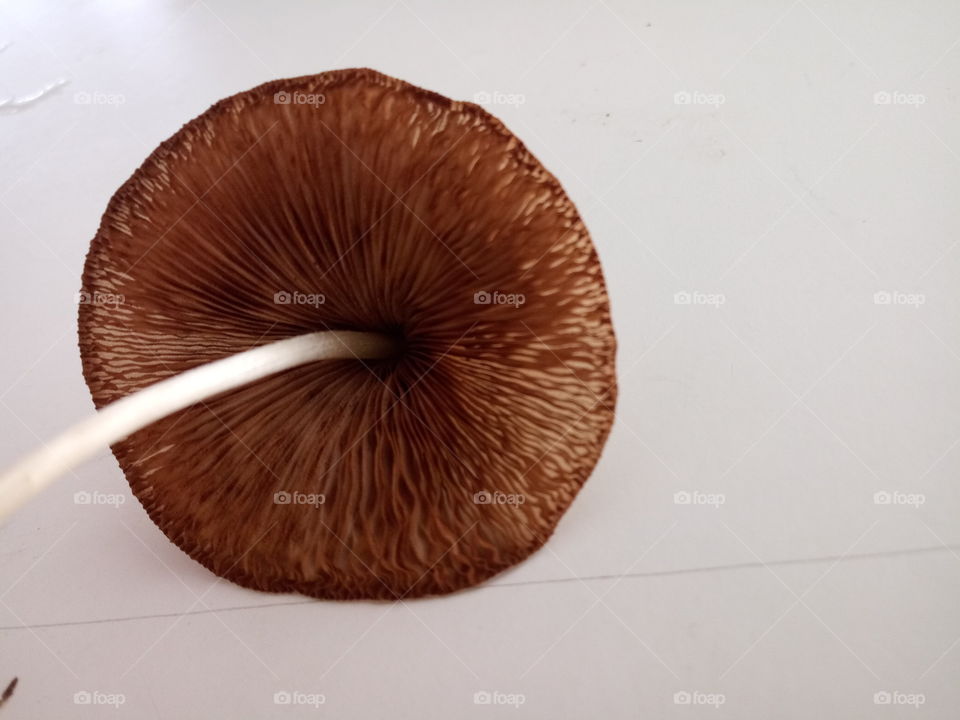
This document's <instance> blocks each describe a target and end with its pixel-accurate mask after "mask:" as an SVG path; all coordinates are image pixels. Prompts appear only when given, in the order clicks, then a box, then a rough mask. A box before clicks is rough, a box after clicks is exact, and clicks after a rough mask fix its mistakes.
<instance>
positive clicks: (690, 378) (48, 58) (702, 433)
mask: <svg viewBox="0 0 960 720" xmlns="http://www.w3.org/2000/svg"><path fill="white" fill-rule="evenodd" d="M834 5H835V4H833V3H827V2H822V1H817V2H813V1H812V0H798V1H797V2H790V1H789V0H788V1H787V2H773V3H760V2H731V3H725V4H720V3H708V2H696V3H694V2H690V3H666V2H663V3H653V4H644V5H635V4H633V3H627V2H625V1H623V0H600V1H599V2H597V3H589V2H586V3H557V2H551V3H547V2H543V3H526V4H522V5H521V4H520V3H517V2H492V3H484V4H482V5H477V4H476V3H460V2H457V3H425V2H417V1H415V0H397V2H392V3H391V2H389V1H388V2H378V3H336V4H333V3H326V4H323V5H321V4H316V3H310V4H308V3H303V4H286V3H262V4H258V3H253V2H243V3H237V2H226V1H225V0H217V1H213V0H203V1H198V2H195V3H191V2H189V1H185V2H177V3H168V4H161V3H156V4H149V3H145V2H144V3H131V4H127V5H125V6H123V7H120V6H117V5H116V4H114V3H107V2H103V3H85V2H77V3H72V4H69V5H66V6H63V7H60V5H59V4H56V3H52V2H51V3H36V2H27V1H26V0H24V1H23V2H6V3H5V4H2V5H0V43H2V42H3V41H11V42H12V43H13V44H12V45H11V46H10V47H8V48H7V49H6V50H5V51H3V52H2V53H0V69H2V71H0V96H4V95H16V96H20V95H24V94H28V93H30V92H31V91H34V90H36V89H38V88H40V87H42V86H43V85H45V84H46V83H49V82H51V81H52V80H55V79H57V78H60V77H63V78H65V79H67V80H69V82H68V84H67V85H65V86H64V87H63V88H61V89H60V90H59V91H58V92H56V93H54V94H52V95H51V96H49V97H47V98H45V99H43V100H42V101H40V102H38V103H36V104H35V105H33V106H32V107H29V108H27V109H25V110H23V111H21V112H19V113H13V114H10V113H8V114H3V115H0V128H2V133H0V149H2V157H3V166H2V171H0V238H2V240H0V253H2V254H0V273H2V277H0V301H2V305H0V307H2V308H3V311H2V328H3V336H4V343H3V352H2V355H0V423H2V424H0V462H3V463H8V462H11V461H13V460H14V459H15V458H16V457H17V456H19V455H20V454H22V453H23V452H24V451H25V450H28V449H31V448H32V447H33V446H34V445H35V444H36V443H37V442H38V438H49V437H51V436H52V435H54V434H55V433H56V432H57V431H58V430H60V429H62V428H64V427H66V425H67V424H69V422H71V421H72V420H74V419H76V418H79V417H82V416H84V415H85V414H86V413H88V412H89V411H90V409H91V402H90V399H89V395H88V393H87V390H86V388H85V386H84V384H83V380H82V377H81V373H80V363H79V357H78V352H77V348H76V340H75V338H76V320H75V318H76V308H75V305H74V297H73V296H74V293H75V292H76V291H77V290H78V288H79V275H80V271H81V269H82V265H83V259H84V256H85V253H86V249H87V243H88V242H89V239H90V238H91V237H92V236H93V234H94V232H95V230H96V226H97V224H98V222H99V218H100V215H101V213H102V212H103V209H104V207H105V205H106V202H107V200H108V199H109V197H110V195H111V194H112V193H113V191H114V190H115V189H116V188H117V187H118V186H119V185H120V184H121V183H122V182H123V180H125V179H126V178H127V177H128V176H129V174H130V173H131V172H132V170H133V169H134V168H135V167H136V166H137V165H138V164H139V163H140V162H141V161H142V160H143V158H144V157H146V155H147V154H148V153H149V152H150V151H151V150H152V149H153V148H154V147H155V146H156V145H157V144H158V143H159V142H160V141H161V140H162V139H164V138H165V137H167V136H169V135H170V134H172V133H173V132H174V131H175V130H176V129H177V128H179V126H180V125H181V124H182V123H183V122H185V121H186V120H188V119H189V118H191V117H194V116H195V115H197V114H199V113H200V112H202V111H203V110H204V109H206V108H207V107H208V106H209V105H210V104H211V103H212V102H214V101H215V100H217V99H219V98H221V97H224V96H226V95H229V94H232V93H234V92H237V91H240V90H243V89H246V88H249V87H252V86H254V85H256V84H258V83H260V82H263V81H265V80H268V79H272V78H277V77H285V76H294V75H301V74H306V73H312V72H318V71H320V70H324V69H329V68H334V67H349V66H370V67H374V68H377V69H379V70H382V71H384V72H387V73H389V74H392V75H396V76H399V77H402V78H404V79H407V80H409V81H411V82H414V83H416V84H419V85H422V86H425V87H428V88H431V89H434V90H437V91H439V92H442V93H444V94H446V95H449V96H452V97H457V98H464V99H472V98H474V96H475V95H476V94H477V93H484V92H486V93H491V94H493V93H502V94H504V95H508V94H519V95H522V96H524V100H525V102H524V103H523V104H522V105H519V106H514V105H507V104H499V105H495V106H491V110H492V111H493V112H495V113H496V114H498V115H499V116H500V117H502V118H503V119H504V121H505V122H506V123H507V124H508V125H509V126H510V127H511V128H512V129H513V130H514V131H515V132H516V133H517V134H518V135H519V136H520V137H521V138H523V139H524V141H525V142H527V144H528V145H529V146H530V147H531V149H532V150H533V151H534V152H535V153H536V154H537V155H538V156H539V157H540V159H541V160H542V161H543V162H544V164H545V165H546V166H547V167H548V168H550V169H551V170H552V171H553V172H554V173H555V174H556V175H557V176H558V177H559V178H560V179H561V181H562V182H563V183H564V185H565V187H566V188H567V190H568V192H569V194H570V195H571V197H572V198H573V199H574V201H575V202H576V203H577V204H578V206H579V208H580V210H581V212H582V214H583V216H584V218H585V219H586V221H587V224H588V226H589V227H590V229H591V232H592V234H593V237H594V241H595V243H596V245H597V248H598V250H599V253H600V256H601V259H602V261H603V263H604V268H605V272H606V277H607V283H608V287H609V289H610V293H611V299H612V304H613V311H614V321H615V324H616V328H617V331H618V337H619V341H620V348H621V351H620V358H619V372H620V381H621V394H620V400H619V406H618V420H617V424H616V426H615V428H614V431H613V433H612V436H611V438H610V442H609V444H608V446H607V448H606V451H605V454H604V457H603V459H602V460H601V462H600V464H599V465H598V467H597V469H596V471H595V473H594V475H593V477H592V478H591V480H590V481H589V482H588V484H587V486H586V488H585V489H584V492H583V493H582V495H581V496H580V498H579V499H578V500H577V502H576V503H575V504H574V506H573V507H572V508H571V510H570V512H569V513H568V514H567V516H566V517H565V518H564V520H563V521H562V523H561V525H560V527H559V529H558V531H557V534H556V535H555V537H554V538H553V539H552V540H551V541H550V543H549V544H548V545H547V547H546V548H545V549H544V550H543V551H541V552H540V553H538V554H537V555H536V556H534V557H533V558H531V559H530V560H528V561H527V562H526V563H524V564H522V565H521V566H519V567H517V568H515V569H513V570H511V571H510V572H508V573H505V574H504V575H502V576H500V577H498V578H496V579H495V580H494V581H493V582H491V583H489V584H487V585H485V586H483V587H480V588H477V589H474V590H471V591H468V592H464V593H461V594H458V595H456V596H452V597H448V598H441V599H431V600H425V601H412V602H407V603H403V604H400V605H388V604H374V603H350V604H334V603H317V602H313V601H307V600H305V599H303V598H301V597H297V596H273V595H262V594H257V593H254V592H250V591H246V590H243V589H241V588H238V587H235V586H232V585H230V584H228V583H225V582H222V581H218V580H217V578H215V577H214V576H212V575H211V574H209V573H208V572H207V571H206V570H204V569H203V568H201V567H200V566H198V565H196V564H195V563H193V562H191V561H190V560H188V559H187V558H186V557H185V556H184V555H182V554H181V553H180V552H179V551H178V550H177V549H176V548H174V547H173V546H172V545H170V544H169V543H168V542H167V541H166V540H165V538H164V537H163V536H162V535H161V534H160V533H159V531H157V530H156V529H155V528H154V526H153V525H152V524H151V523H150V521H149V520H148V519H147V517H146V515H145V514H144V513H143V512H142V510H140V509H139V506H137V505H136V503H135V502H134V501H133V500H132V498H131V497H130V495H129V491H128V489H127V487H126V483H125V481H124V479H123V476H122V474H121V473H120V471H119V469H118V468H117V466H116V464H115V462H114V461H113V458H112V457H111V456H110V455H109V453H108V452H107V451H104V452H103V453H101V454H100V455H99V456H98V459H97V460H96V461H95V462H92V463H90V464H89V465H87V466H85V467H83V468H82V469H81V470H79V471H77V473H76V474H75V475H74V476H72V477H69V478H67V479H66V480H65V481H64V482H62V483H61V484H59V485H58V486H57V487H55V488H52V489H51V490H49V491H48V492H46V493H45V494H44V495H43V496H42V499H41V500H40V501H37V502H33V503H32V504H30V505H28V506H27V507H26V508H25V509H24V510H23V511H21V512H20V513H19V514H18V515H17V516H16V518H15V519H14V520H13V521H12V522H10V523H9V524H7V525H6V526H5V527H3V528H2V529H0V559H2V562H0V686H2V685H5V683H6V681H7V680H8V679H9V678H11V677H13V676H15V675H16V676H19V677H20V684H19V686H18V688H17V692H16V694H15V695H14V697H13V699H12V700H11V701H10V703H9V704H8V705H7V706H5V707H3V708H0V717H2V718H3V719H4V720H7V718H63V717H73V716H77V717H96V716H106V717H121V716H130V717H137V718H140V717H163V718H167V717H170V718H174V717H175V718H209V717H322V716H327V717H385V716H389V717H404V718H405V717H411V718H413V717H415V718H433V717H436V718H449V717H461V716H464V717H468V716H469V717H473V716H476V717H484V716H495V715H510V716H513V715H516V716H518V717H519V716H525V717H537V718H541V717H542V718H557V717H571V718H572V717H584V716H587V715H589V716H597V717H607V718H640V717H658V718H659V717H690V716H694V715H703V716H709V717H717V718H720V717H737V718H743V717H756V718H766V717H780V718H788V717H789V718H794V717H796V718H807V717H811V716H822V717H837V718H874V717H886V716H890V717H894V716H909V717H913V716H916V717H935V718H949V717H954V716H955V714H956V707H957V705H958V703H960V683H957V677H958V671H960V613H958V612H957V607H958V601H960V549H958V548H960V524H958V523H957V517H958V512H960V489H958V485H957V480H956V478H957V473H958V470H960V446H958V445H960V443H958V441H960V290H958V289H957V283H956V282H955V281H954V282H952V281H951V280H952V279H953V278H954V277H956V275H957V273H958V272H960V248H957V247H956V244H957V239H958V237H960V235H958V231H960V204H958V203H957V197H958V191H960V154H958V153H960V123H958V122H957V120H958V96H957V91H956V80H957V77H958V70H960V42H958V41H960V6H957V5H956V4H955V3H947V2H939V3H935V2H928V3H918V4H915V5H913V6H903V7H897V6H895V5H882V6H880V5H877V4H875V3H869V2H855V3H843V4H842V7H834ZM681 92H690V93H702V94H703V95H718V94H722V95H723V96H724V99H725V102H724V103H723V104H722V105H719V106H715V105H704V104H697V103H693V104H677V103H676V102H675V94H676V93H681ZM878 92H897V93H904V94H906V95H920V96H922V97H923V100H924V103H923V104H922V105H915V104H914V105H910V104H899V103H896V102H895V103H891V104H877V103H876V102H875V101H874V96H875V93H878ZM77 93H88V94H89V96H88V97H90V98H92V99H93V100H94V102H91V103H89V104H84V103H82V102H77V100H78V97H79V99H80V100H82V99H84V97H87V96H83V95H80V96H78V95H77ZM695 97H696V98H701V97H703V96H702V95H697V96H695ZM896 97H897V98H898V99H899V98H901V96H896ZM119 98H122V100H123V102H122V103H119V104H118V103H114V102H109V101H111V100H116V99H119ZM681 291H689V292H698V293H703V294H722V295H723V296H724V299H725V302H724V303H723V305H722V306H720V307H719V308H714V307H711V306H704V305H678V304H676V303H675V302H674V294H675V293H677V292H681ZM884 291H886V292H900V293H913V294H922V295H923V299H924V303H923V304H922V305H921V306H919V307H910V306H899V305H882V304H876V303H875V302H874V293H877V292H884ZM95 491H97V492H101V493H108V494H122V495H123V496H124V497H125V498H126V502H125V503H124V504H123V505H121V506H120V508H119V509H115V508H114V507H111V506H109V505H77V504H75V502H74V493H75V492H95ZM682 491H688V492H692V491H699V492H701V493H713V494H722V495H723V497H724V500H725V502H724V503H723V505H721V506H720V507H719V508H713V507H709V506H696V505H683V504H677V503H675V502H674V493H676V492H682ZM881 491H888V492H892V491H896V492H900V493H921V494H923V495H924V496H925V502H924V503H923V504H922V505H920V506H919V507H912V506H905V505H883V504H876V503H875V502H874V494H875V493H877V492H881ZM623 574H626V577H623V578H622V579H620V578H619V576H621V575H623ZM598 597H599V598H600V599H599V600H598ZM24 626H26V627H24ZM285 690H289V691H298V692H301V693H307V694H310V693H313V694H322V695H323V696H324V697H325V700H326V702H325V704H323V705H322V706H320V707H319V708H314V707H311V706H304V705H301V706H277V705H275V704H274V702H273V697H274V693H276V692H278V691H285ZM484 690H491V691H492V690H497V691H501V692H503V693H514V694H522V695H523V696H524V697H525V702H524V704H523V705H522V706H521V707H520V708H519V709H517V708H514V707H509V706H508V707H493V706H483V705H475V704H474V701H473V700H474V693H475V692H478V691H484ZM82 691H90V692H94V691H96V692H100V693H106V694H110V693H114V694H122V695H123V696H124V698H125V703H124V704H123V705H122V706H121V707H120V708H119V709H114V708H113V707H109V706H100V707H85V706H82V705H77V704H75V703H74V694H75V693H77V692H82ZM682 691H687V692H694V691H697V692H702V693H715V694H716V693H719V694H722V695H723V696H724V700H725V702H724V704H723V705H722V706H721V707H720V708H719V709H716V708H713V707H709V706H706V707H705V706H686V705H678V704H676V703H675V702H674V693H675V692H682ZM894 691H896V692H899V693H906V694H911V693H912V694H922V696H923V699H924V701H925V702H924V704H923V705H922V706H920V707H919V708H914V707H908V706H902V705H901V706H878V705H876V704H875V703H874V694H875V693H878V692H891V693H892V692H894ZM904 698H905V696H903V695H898V696H896V699H897V700H903V699H904Z"/></svg>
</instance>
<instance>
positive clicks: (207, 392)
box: [0, 331, 396, 520]
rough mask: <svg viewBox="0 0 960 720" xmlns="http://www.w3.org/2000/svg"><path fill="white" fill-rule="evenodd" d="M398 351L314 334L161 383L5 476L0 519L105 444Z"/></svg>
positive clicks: (366, 338) (363, 336) (349, 337)
mask: <svg viewBox="0 0 960 720" xmlns="http://www.w3.org/2000/svg"><path fill="white" fill-rule="evenodd" d="M395 352H396V345H395V343H394V341H393V340H392V339H390V338H388V337H386V336H384V335H379V334H375V333H366V332H350V331H343V332H338V331H328V332H315V333H309V334H307V335H300V336H298V337H292V338H288V339H286V340H280V341H278V342H274V343H270V344H269V345H261V346H260V347H257V348H254V349H252V350H247V351H245V352H241V353H237V354H236V355H231V356H230V357H226V358H223V359H222V360H216V361H214V362H211V363H207V364H205V365H200V366H199V367H195V368H193V369H191V370H187V371H186V372H183V373H180V374H179V375H174V376H173V377H170V378H167V379H166V380H161V381H160V382H158V383H154V384H153V385H150V386H148V387H146V388H144V389H143V390H139V391H137V392H135V393H132V394H130V395H128V396H126V397H124V398H121V399H120V400H117V401H116V402H114V403H111V404H109V405H107V406H106V407H103V408H101V409H100V410H99V411H98V412H97V413H96V414H95V415H93V416H92V417H89V418H87V419H86V420H82V421H80V422H78V423H77V424H75V425H73V426H72V427H70V428H68V429H67V430H65V431H64V432H63V433H61V434H60V435H58V436H57V437H56V438H55V439H54V440H52V441H51V442H50V443H47V444H45V445H44V446H43V447H42V448H40V449H38V450H36V451H34V452H33V453H31V454H30V455H27V456H26V457H24V458H23V459H22V460H20V462H18V463H17V464H16V465H14V466H13V467H12V468H10V469H9V470H7V471H6V472H5V473H3V474H2V475H0V520H3V519H4V518H6V517H7V516H9V515H10V514H12V513H13V512H14V511H15V510H16V509H17V508H19V507H20V506H21V505H23V504H24V503H25V502H26V501H27V500H29V499H30V498H31V497H33V496H34V495H36V494H37V493H38V492H40V491H41V490H42V489H43V488H44V487H46V486H47V485H49V484H50V483H51V482H52V481H53V480H54V479H55V478H57V477H58V476H59V475H62V474H63V473H65V472H67V471H68V470H70V469H71V468H73V467H75V466H77V465H79V464H80V463H82V462H84V461H85V460H87V459H89V458H90V457H91V456H93V455H94V454H96V453H97V452H98V451H99V450H100V449H101V448H103V447H104V446H108V445H112V444H113V443H115V442H117V441H119V440H122V439H123V438H125V437H127V436H128V435H131V434H132V433H134V432H136V431H137V430H139V429H141V428H143V427H145V426H147V425H149V424H150V423H152V422H155V421H157V420H159V419H160V418H162V417H165V416H167V415H169V414H171V413H174V412H177V411H178V410H183V409H184V408H186V407H189V406H190V405H193V404H194V403H197V402H200V401H202V400H205V399H206V398H209V397H212V396H214V395H217V394H219V393H222V392H225V391H226V390H232V389H233V388H236V387H239V386H240V385H245V384H247V383H249V382H253V381H254V380H259V379H260V378H263V377H266V376H267V375H272V374H274V373H277V372H280V371H281V370H287V369H289V368H292V367H296V366H297V365H304V364H306V363H309V362H313V361H315V360H333V359H350V358H356V359H365V358H369V359H372V358H384V357H389V356H391V355H393V354H394V353H395Z"/></svg>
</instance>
